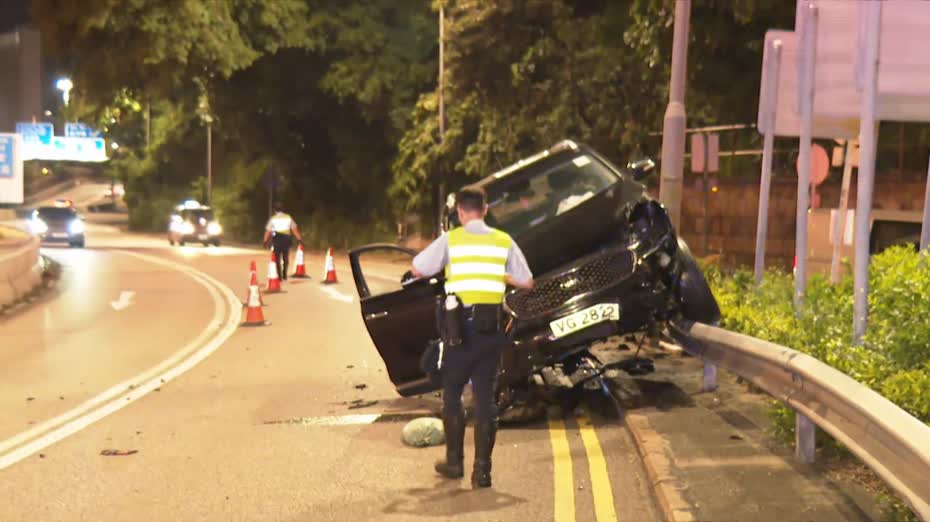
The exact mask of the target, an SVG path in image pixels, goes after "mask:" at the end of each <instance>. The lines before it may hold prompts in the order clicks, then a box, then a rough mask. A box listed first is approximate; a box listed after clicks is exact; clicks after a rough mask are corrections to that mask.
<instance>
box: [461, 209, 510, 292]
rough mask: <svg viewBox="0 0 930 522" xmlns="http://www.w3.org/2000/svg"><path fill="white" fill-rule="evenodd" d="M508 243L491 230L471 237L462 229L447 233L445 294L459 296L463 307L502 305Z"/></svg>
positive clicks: (507, 236)
mask: <svg viewBox="0 0 930 522" xmlns="http://www.w3.org/2000/svg"><path fill="white" fill-rule="evenodd" d="M512 241H513V240H512V239H511V238H510V236H509V235H507V234H506V233H504V232H501V231H500V230H493V229H492V231H491V233H490V234H473V233H471V232H468V231H466V230H465V229H464V228H462V227H459V228H455V229H453V230H450V231H449V264H448V265H447V266H446V293H449V294H455V295H457V296H459V299H461V300H462V302H463V303H464V304H466V305H474V304H500V303H501V302H503V300H504V292H505V291H506V290H507V285H506V283H505V282H504V276H505V275H506V268H507V255H508V253H509V252H510V244H511V242H512Z"/></svg>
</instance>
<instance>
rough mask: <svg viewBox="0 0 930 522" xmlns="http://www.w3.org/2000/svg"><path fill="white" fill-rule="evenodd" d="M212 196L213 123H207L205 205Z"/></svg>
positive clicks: (210, 201)
mask: <svg viewBox="0 0 930 522" xmlns="http://www.w3.org/2000/svg"><path fill="white" fill-rule="evenodd" d="M212 196H213V123H211V122H207V205H210V204H211V203H212V202H213V201H212Z"/></svg>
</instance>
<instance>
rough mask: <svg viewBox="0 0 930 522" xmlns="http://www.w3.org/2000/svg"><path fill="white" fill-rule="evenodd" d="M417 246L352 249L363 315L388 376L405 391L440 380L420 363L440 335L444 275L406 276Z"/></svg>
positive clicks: (428, 386) (426, 387)
mask: <svg viewBox="0 0 930 522" xmlns="http://www.w3.org/2000/svg"><path fill="white" fill-rule="evenodd" d="M415 255H416V252H415V251H413V250H410V249H409V248H404V247H400V246H397V245H390V244H374V245H365V246H363V247H359V248H357V249H355V250H352V251H351V252H349V263H350V264H351V266H352V277H353V279H354V280H355V287H356V288H357V289H358V296H359V301H360V302H361V307H362V319H363V320H364V321H365V327H366V328H367V329H368V335H369V336H370V337H371V341H372V342H373V343H374V345H375V347H376V348H377V349H378V353H379V354H380V355H381V358H382V359H383V360H384V364H385V366H387V371H388V376H389V377H390V378H391V382H393V383H394V386H395V387H396V388H397V392H398V393H400V394H401V395H403V396H404V397H407V396H410V395H418V394H421V393H426V392H430V391H433V390H435V389H436V386H435V385H434V384H433V383H432V382H431V381H430V379H429V378H428V377H427V376H426V374H424V373H423V371H422V370H421V369H420V358H421V357H422V355H423V352H424V350H425V349H426V346H427V344H428V343H429V341H431V340H433V339H438V338H439V332H438V330H437V329H436V297H437V296H438V295H440V294H441V293H442V289H443V284H442V283H443V281H442V279H443V278H442V276H436V277H433V278H424V279H417V280H413V281H410V282H407V283H406V284H403V283H402V282H401V279H402V277H403V275H404V273H405V272H407V271H408V270H410V267H411V262H412V260H413V257H414V256H415Z"/></svg>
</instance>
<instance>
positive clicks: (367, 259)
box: [358, 250, 413, 297]
mask: <svg viewBox="0 0 930 522" xmlns="http://www.w3.org/2000/svg"><path fill="white" fill-rule="evenodd" d="M412 260H413V256H411V255H410V254H408V253H406V252H401V251H399V250H372V251H370V252H363V253H362V254H360V255H359V257H358V263H359V268H360V269H361V273H362V274H364V276H365V283H366V285H367V286H368V291H369V292H370V294H369V295H370V296H371V297H377V296H379V295H384V294H389V293H391V292H396V291H398V290H403V288H404V287H403V285H402V284H401V279H403V276H404V273H405V272H407V271H408V270H410V266H411V262H412Z"/></svg>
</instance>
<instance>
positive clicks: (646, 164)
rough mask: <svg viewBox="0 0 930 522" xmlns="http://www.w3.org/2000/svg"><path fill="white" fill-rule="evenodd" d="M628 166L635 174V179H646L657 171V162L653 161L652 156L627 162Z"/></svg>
mask: <svg viewBox="0 0 930 522" xmlns="http://www.w3.org/2000/svg"><path fill="white" fill-rule="evenodd" d="M626 168H627V169H628V170H629V171H630V173H631V174H632V175H633V179H634V180H636V181H645V180H646V179H648V178H649V176H651V175H652V173H653V172H655V169H656V163H655V162H654V161H652V158H643V159H640V160H636V161H631V162H629V163H627V165H626Z"/></svg>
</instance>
